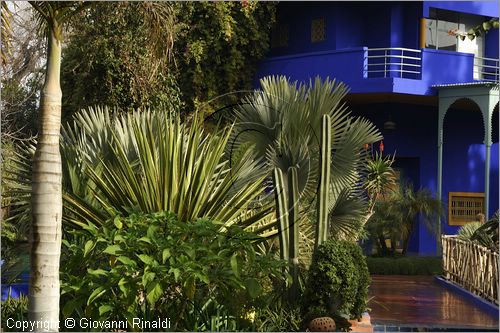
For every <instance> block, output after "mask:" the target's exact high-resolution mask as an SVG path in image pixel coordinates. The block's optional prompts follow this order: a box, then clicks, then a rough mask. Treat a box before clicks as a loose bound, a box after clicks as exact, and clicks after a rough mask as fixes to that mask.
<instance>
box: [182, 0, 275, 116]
mask: <svg viewBox="0 0 500 333" xmlns="http://www.w3.org/2000/svg"><path fill="white" fill-rule="evenodd" d="M177 6H178V8H179V11H178V16H177V21H178V22H180V23H181V24H180V31H179V36H178V38H177V40H176V43H175V59H176V63H177V65H178V74H179V75H178V76H177V77H178V82H179V86H180V88H181V91H182V93H183V94H184V101H185V102H186V103H187V105H188V107H191V106H194V107H200V109H201V110H202V111H203V112H205V113H207V112H208V113H209V112H211V111H213V110H217V109H218V108H220V107H221V106H227V105H230V104H233V103H236V102H238V101H239V99H240V97H241V95H237V94H228V93H232V92H239V91H242V90H250V89H252V79H253V77H254V75H255V71H256V68H257V64H258V62H259V61H260V59H261V58H262V57H263V56H264V55H265V53H266V51H267V50H268V48H269V35H270V31H271V27H272V25H273V23H274V20H275V6H276V4H275V3H272V2H262V1H258V2H257V1H248V2H239V1H205V2H198V1H186V2H179V3H178V4H177ZM219 96H221V97H219ZM214 99H215V100H214Z"/></svg>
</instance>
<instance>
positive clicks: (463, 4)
mask: <svg viewBox="0 0 500 333" xmlns="http://www.w3.org/2000/svg"><path fill="white" fill-rule="evenodd" d="M430 7H434V8H439V9H446V10H453V11H456V12H462V13H469V14H475V15H482V16H490V17H493V16H496V17H498V1H496V0H489V1H488V0H481V1H424V5H423V15H424V16H425V17H429V8H430Z"/></svg>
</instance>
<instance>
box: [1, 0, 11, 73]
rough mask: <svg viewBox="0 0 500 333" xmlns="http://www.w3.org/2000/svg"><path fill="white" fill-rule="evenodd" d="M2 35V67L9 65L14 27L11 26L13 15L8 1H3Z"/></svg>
mask: <svg viewBox="0 0 500 333" xmlns="http://www.w3.org/2000/svg"><path fill="white" fill-rule="evenodd" d="M1 6H2V7H1V9H0V10H1V15H0V16H1V22H2V23H1V24H2V27H1V29H2V30H1V35H2V38H1V40H2V48H1V58H2V65H4V64H6V63H7V57H8V56H9V55H10V40H9V38H10V35H11V34H12V26H11V23H10V21H11V18H12V13H11V11H10V9H9V6H8V5H7V2H6V1H2V4H1Z"/></svg>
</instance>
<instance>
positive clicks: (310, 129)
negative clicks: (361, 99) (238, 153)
mask: <svg viewBox="0 0 500 333" xmlns="http://www.w3.org/2000/svg"><path fill="white" fill-rule="evenodd" d="M260 84H261V87H262V90H261V91H256V92H255V93H254V94H253V95H251V96H249V97H248V98H247V99H245V100H244V101H243V103H242V104H241V105H240V106H239V107H238V108H237V109H236V110H235V115H236V123H235V133H234V135H233V138H232V141H231V142H230V147H231V149H235V148H234V147H239V146H241V145H245V144H248V143H251V144H252V147H253V151H254V153H255V156H256V158H258V159H260V160H261V164H262V167H263V168H262V169H263V172H264V173H265V174H267V175H271V174H272V173H273V170H274V169H275V168H277V169H280V170H281V172H282V173H283V174H284V175H287V174H288V173H289V170H290V169H291V168H295V169H296V171H297V173H298V176H297V177H296V179H297V184H295V185H294V184H289V183H288V179H287V178H288V177H286V176H285V177H283V182H284V188H285V189H287V188H290V187H291V186H295V188H297V190H298V193H299V196H300V200H298V201H297V202H296V203H292V205H298V206H299V207H300V209H301V210H302V211H308V210H309V209H310V207H313V203H314V201H315V200H316V191H317V190H318V183H319V171H318V169H319V163H320V133H321V126H322V123H321V122H322V117H323V115H325V114H326V115H329V116H330V118H331V133H332V135H331V147H332V154H333V155H332V160H331V173H330V175H331V178H330V180H329V188H330V203H329V206H330V207H329V208H330V209H329V218H330V230H331V234H332V235H337V236H338V235H340V234H349V233H353V232H355V230H356V229H357V228H358V227H359V221H360V220H362V217H363V214H365V211H364V210H363V209H359V205H356V203H355V202H353V201H358V202H359V199H360V198H361V194H362V189H361V186H360V185H361V173H362V172H363V165H364V160H365V159H364V158H363V156H364V154H365V151H364V150H363V146H364V144H366V143H373V142H376V141H378V140H380V139H381V135H380V133H379V132H378V130H377V129H376V128H375V126H374V125H373V124H372V123H371V122H369V121H368V120H366V119H363V118H355V117H353V116H351V115H350V114H349V112H348V110H347V107H346V105H345V103H344V102H343V99H344V97H345V96H346V94H347V92H348V89H347V87H346V86H345V85H344V84H343V83H341V82H336V81H335V80H333V81H332V80H329V79H326V80H324V81H323V80H321V79H320V78H319V77H318V78H316V79H315V80H314V81H311V82H309V84H308V85H306V84H298V83H297V82H290V81H289V80H288V79H286V78H285V77H267V78H264V79H262V80H261V82H260ZM269 179H270V177H269ZM273 186H274V187H276V184H273ZM341 202H342V204H341ZM345 205H351V207H353V209H352V210H343V209H342V208H343V207H345Z"/></svg>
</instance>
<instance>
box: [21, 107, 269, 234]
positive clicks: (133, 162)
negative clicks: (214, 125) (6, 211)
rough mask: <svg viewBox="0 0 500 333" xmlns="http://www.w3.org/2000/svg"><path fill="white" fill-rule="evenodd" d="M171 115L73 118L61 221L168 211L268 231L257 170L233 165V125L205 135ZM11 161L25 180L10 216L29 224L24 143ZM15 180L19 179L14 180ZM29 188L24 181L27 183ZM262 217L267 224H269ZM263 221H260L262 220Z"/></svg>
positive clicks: (102, 113)
mask: <svg viewBox="0 0 500 333" xmlns="http://www.w3.org/2000/svg"><path fill="white" fill-rule="evenodd" d="M173 118H174V116H171V115H170V114H169V112H168V111H165V112H153V111H141V112H139V111H137V112H134V113H130V114H120V113H118V112H113V111H111V110H109V109H107V108H104V109H101V108H97V109H95V110H94V109H89V110H86V111H82V112H80V113H78V114H76V115H75V117H74V122H73V123H72V124H67V125H66V126H64V128H63V130H62V137H63V138H64V140H62V142H61V153H62V156H63V180H64V207H65V214H64V215H63V220H64V221H65V222H66V223H69V224H71V225H72V226H73V227H75V226H76V227H78V226H80V223H81V222H82V221H88V222H92V223H94V224H95V225H102V224H103V223H104V222H105V221H106V220H107V219H110V218H112V217H113V216H115V215H116V214H121V215H126V214H127V213H128V212H129V211H131V210H140V211H143V212H156V211H163V210H170V211H172V212H174V213H176V214H177V215H178V216H179V217H180V218H182V219H183V220H193V219H196V218H198V217H210V218H213V219H218V220H220V221H224V222H226V223H227V224H228V225H230V224H234V223H238V224H239V225H241V226H243V227H248V228H250V229H252V230H256V228H257V225H258V228H257V229H258V230H256V231H257V232H258V233H264V232H266V230H269V229H270V228H272V226H273V225H274V224H273V221H270V220H265V219H264V218H265V217H266V216H267V215H269V214H270V213H271V212H272V205H271V204H272V202H270V201H269V200H267V199H266V198H267V195H266V194H265V193H264V192H263V189H264V184H263V182H262V181H261V180H262V178H263V176H259V173H258V172H257V171H258V170H257V169H256V168H257V165H256V163H255V162H253V161H252V159H251V158H250V156H249V154H248V153H245V154H243V155H242V156H241V158H240V160H239V161H238V163H236V164H232V165H231V167H230V162H229V160H228V156H227V155H226V154H225V153H224V149H225V145H226V144H227V140H228V138H229V135H230V133H231V128H230V127H229V128H225V129H221V130H220V131H216V132H215V133H214V134H210V135H209V134H206V133H205V132H204V131H203V128H202V127H201V124H200V123H199V120H198V118H196V117H195V119H194V120H193V122H192V123H191V124H190V125H186V124H181V123H180V121H179V120H178V119H176V120H174V119H173ZM23 147H24V149H20V150H19V152H18V153H17V154H16V158H14V159H13V164H14V165H13V168H12V169H13V170H12V171H11V174H12V175H19V177H18V178H16V180H17V181H18V182H19V181H20V182H21V185H22V186H20V188H19V189H18V192H19V193H24V195H23V196H18V197H17V199H16V200H13V207H14V208H13V209H12V210H13V211H12V214H11V215H12V216H11V218H12V219H16V220H23V219H29V191H28V188H29V177H28V175H29V172H30V165H29V160H30V159H31V156H32V149H31V148H30V147H31V146H30V145H28V144H26V145H25V146H23ZM12 177H14V176H12ZM23 183H24V184H23ZM264 220H265V222H264ZM261 222H262V223H261Z"/></svg>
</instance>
